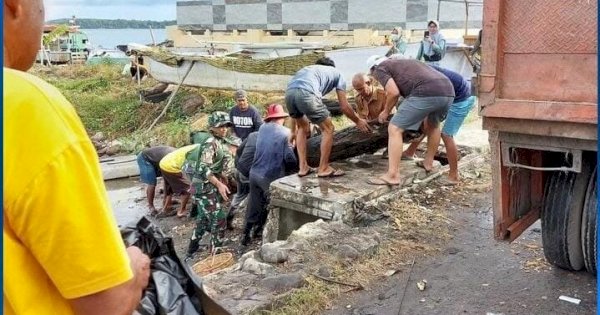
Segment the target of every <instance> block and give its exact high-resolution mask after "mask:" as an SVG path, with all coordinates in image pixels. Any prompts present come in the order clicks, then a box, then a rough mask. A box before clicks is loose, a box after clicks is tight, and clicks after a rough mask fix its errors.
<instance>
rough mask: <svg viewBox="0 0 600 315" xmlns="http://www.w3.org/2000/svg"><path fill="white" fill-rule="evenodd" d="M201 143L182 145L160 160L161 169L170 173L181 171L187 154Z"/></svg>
mask: <svg viewBox="0 0 600 315" xmlns="http://www.w3.org/2000/svg"><path fill="white" fill-rule="evenodd" d="M197 146H199V144H190V145H186V146H185V147H181V148H179V149H177V150H175V151H173V152H171V153H169V154H167V155H165V157H164V158H162V160H160V163H159V166H160V169H161V170H163V171H165V172H169V173H174V174H177V173H181V168H182V167H183V163H184V162H185V155H186V154H187V153H188V152H190V151H192V150H194V148H196V147H197Z"/></svg>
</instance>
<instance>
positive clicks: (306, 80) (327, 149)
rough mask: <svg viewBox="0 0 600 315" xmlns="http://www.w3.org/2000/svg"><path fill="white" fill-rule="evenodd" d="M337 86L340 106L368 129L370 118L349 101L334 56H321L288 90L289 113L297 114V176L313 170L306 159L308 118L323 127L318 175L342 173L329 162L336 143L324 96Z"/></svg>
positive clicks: (286, 99)
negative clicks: (363, 116)
mask: <svg viewBox="0 0 600 315" xmlns="http://www.w3.org/2000/svg"><path fill="white" fill-rule="evenodd" d="M333 89H335V91H336V93H337V98H338V101H339V103H340V109H341V110H342V112H343V113H344V115H346V117H348V118H350V120H352V121H353V122H354V123H355V124H356V127H357V128H358V129H360V130H361V131H363V132H369V131H370V128H369V125H368V124H367V121H366V120H364V119H362V118H359V117H358V115H357V114H356V112H355V111H354V110H353V109H352V107H350V104H348V100H347V98H346V82H345V81H344V78H343V77H342V75H341V73H340V72H339V71H338V70H337V69H336V68H335V64H334V62H333V60H331V59H329V58H326V57H324V58H321V59H319V60H317V64H316V65H311V66H307V67H304V68H302V69H300V70H299V71H298V72H296V74H295V75H294V77H293V78H292V80H291V81H290V83H289V84H288V87H287V90H286V92H285V105H286V107H287V110H288V112H289V113H290V116H291V117H292V118H294V123H295V126H296V148H297V149H298V160H299V171H298V176H300V177H303V176H306V175H308V174H310V173H312V172H314V170H313V169H311V168H310V167H309V166H308V163H307V161H306V150H307V149H306V138H307V137H308V135H309V134H310V126H309V121H310V122H312V123H313V124H317V125H318V126H319V128H320V129H321V160H320V161H319V169H318V170H317V177H335V176H342V175H344V172H343V171H342V170H336V169H334V168H333V167H331V166H329V156H330V154H331V147H332V146H333V132H334V126H333V123H332V121H331V116H330V114H329V111H328V110H327V107H326V106H325V105H324V104H323V101H322V98H323V96H324V95H326V94H327V93H329V92H331V91H332V90H333Z"/></svg>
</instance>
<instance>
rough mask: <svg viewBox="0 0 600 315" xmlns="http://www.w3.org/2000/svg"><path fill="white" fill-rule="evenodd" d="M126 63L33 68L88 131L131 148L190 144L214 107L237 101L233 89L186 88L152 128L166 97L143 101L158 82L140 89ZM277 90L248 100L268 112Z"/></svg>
mask: <svg viewBox="0 0 600 315" xmlns="http://www.w3.org/2000/svg"><path fill="white" fill-rule="evenodd" d="M122 70H123V69H122V67H121V66H119V65H114V64H99V65H93V66H90V65H72V66H54V67H51V68H48V67H42V66H40V65H36V66H35V67H34V69H33V70H32V71H33V72H34V74H35V75H37V76H40V77H41V78H43V79H44V80H46V81H48V82H49V83H51V84H52V85H54V86H55V87H57V88H58V89H59V90H60V91H61V92H62V93H63V94H64V95H65V97H66V98H67V99H68V100H69V101H70V102H71V103H72V104H73V106H74V107H75V109H76V111H77V113H78V114H79V116H80V117H81V121H82V122H83V124H84V126H85V128H86V130H87V131H88V133H89V134H90V135H93V134H95V133H96V132H103V133H104V134H105V136H106V137H107V138H108V139H109V140H115V139H117V140H119V141H121V142H122V143H123V144H124V148H125V150H126V151H129V152H138V151H140V150H141V149H142V148H144V147H145V146H154V145H161V144H163V145H171V146H174V147H180V146H183V145H186V144H188V141H189V134H190V132H191V131H192V130H200V129H204V128H206V116H207V114H209V113H212V112H214V111H218V110H220V111H229V110H230V109H231V107H233V106H234V105H235V102H234V100H233V93H234V91H228V90H212V89H199V88H191V87H182V88H180V89H179V91H178V92H177V94H176V95H175V97H174V98H173V102H172V104H171V105H170V107H169V109H168V110H167V112H166V114H165V115H164V116H163V117H162V118H161V120H160V121H159V122H158V123H157V124H156V125H155V126H154V127H153V128H152V130H148V128H149V127H150V125H151V124H152V122H153V121H154V120H155V119H156V118H157V117H158V116H159V115H160V113H161V112H162V110H163V108H164V106H165V105H166V103H167V100H168V99H166V100H164V101H162V102H160V103H156V104H154V103H149V102H142V101H140V96H139V95H140V94H139V91H141V90H148V89H150V88H151V87H153V86H154V85H156V84H157V83H158V82H156V81H155V80H154V79H152V78H148V79H147V80H144V81H143V82H142V84H141V86H139V87H138V84H137V82H135V81H132V80H131V79H130V77H129V74H125V75H123V74H121V71H122ZM199 97H203V98H204V100H205V102H204V104H203V106H201V108H200V109H199V110H195V111H194V112H193V113H189V112H188V114H186V113H185V111H184V110H183V108H185V104H186V102H188V101H189V100H190V99H192V98H199ZM282 99H283V96H282V95H280V94H278V93H272V94H260V93H249V96H248V100H249V101H250V103H251V104H255V105H256V106H257V108H258V109H259V111H261V112H264V108H265V106H266V104H270V103H274V102H279V103H281V102H282Z"/></svg>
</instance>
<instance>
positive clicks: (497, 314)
mask: <svg viewBox="0 0 600 315" xmlns="http://www.w3.org/2000/svg"><path fill="white" fill-rule="evenodd" d="M485 315H504V313H492V312H487V313H485Z"/></svg>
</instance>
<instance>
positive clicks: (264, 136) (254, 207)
mask: <svg viewBox="0 0 600 315" xmlns="http://www.w3.org/2000/svg"><path fill="white" fill-rule="evenodd" d="M287 117H289V115H288V114H287V113H286V112H285V111H284V110H283V106H281V105H279V104H271V105H269V107H268V108H267V117H266V118H265V124H264V125H263V126H262V127H260V129H259V130H258V136H257V139H256V152H255V154H254V161H253V162H252V167H251V168H250V195H249V196H248V209H247V211H246V222H245V224H244V236H243V238H242V245H243V246H248V245H249V244H250V241H251V237H250V234H251V232H252V229H253V228H254V233H253V236H254V237H255V238H258V237H260V235H261V234H262V229H263V227H264V225H265V222H266V220H267V215H268V211H267V206H268V205H269V186H270V185H271V183H272V182H273V181H274V180H276V179H278V178H281V177H284V176H285V175H286V174H287V173H289V170H290V169H294V170H295V169H296V165H297V164H298V161H297V160H296V155H295V154H294V151H293V149H292V146H291V143H290V140H291V132H290V130H289V129H288V128H286V127H284V126H283V124H284V123H285V119H286V118H287Z"/></svg>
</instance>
